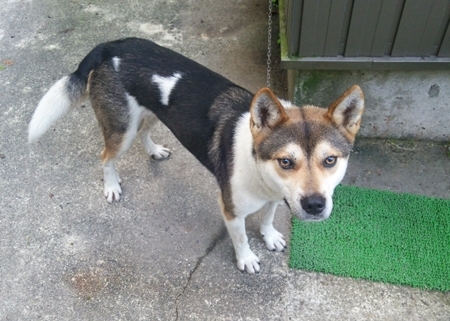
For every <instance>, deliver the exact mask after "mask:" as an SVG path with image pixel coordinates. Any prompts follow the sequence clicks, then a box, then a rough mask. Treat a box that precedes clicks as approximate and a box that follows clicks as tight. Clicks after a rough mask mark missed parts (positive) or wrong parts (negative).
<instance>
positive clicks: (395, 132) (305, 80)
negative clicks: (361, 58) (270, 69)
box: [290, 71, 450, 141]
mask: <svg viewBox="0 0 450 321" xmlns="http://www.w3.org/2000/svg"><path fill="white" fill-rule="evenodd" d="M290 83H291V88H292V91H293V93H292V94H293V100H294V102H295V103H296V104H297V105H299V106H301V105H305V104H314V105H318V106H321V107H327V106H328V105H329V104H330V103H331V102H333V101H334V100H335V99H337V98H338V97H339V96H340V95H341V94H342V93H344V92H345V90H347V89H348V88H349V87H351V86H352V85H354V84H358V85H359V86H361V88H362V89H363V91H364V94H365V101H366V110H365V113H364V118H363V125H362V127H361V131H360V135H361V136H365V137H383V138H387V137H389V138H403V139H420V140H435V141H450V106H449V104H450V71H420V72H419V71H417V72H416V71H295V72H292V71H291V72H290Z"/></svg>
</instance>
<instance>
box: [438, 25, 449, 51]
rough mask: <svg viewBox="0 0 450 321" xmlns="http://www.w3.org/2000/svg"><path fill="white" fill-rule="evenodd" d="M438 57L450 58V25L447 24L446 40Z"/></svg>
mask: <svg viewBox="0 0 450 321" xmlns="http://www.w3.org/2000/svg"><path fill="white" fill-rule="evenodd" d="M438 57H450V24H447V31H446V32H445V35H444V39H443V40H442V45H441V48H440V49H439V54H438Z"/></svg>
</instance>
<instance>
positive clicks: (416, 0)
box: [279, 0, 450, 69]
mask: <svg viewBox="0 0 450 321" xmlns="http://www.w3.org/2000/svg"><path fill="white" fill-rule="evenodd" d="M279 1H280V3H281V2H283V0H279ZM284 1H286V3H287V6H288V7H287V10H286V12H285V15H286V16H287V20H288V21H287V38H288V46H287V47H288V54H289V56H290V57H291V58H290V61H289V63H288V65H290V66H292V65H293V61H294V60H296V61H297V62H298V63H299V64H301V65H302V66H305V67H307V68H312V67H313V66H314V68H319V69H321V68H326V67H325V66H334V68H338V69H340V66H339V64H342V68H345V69H355V68H359V67H364V68H368V67H370V68H371V69H378V68H394V69H399V68H402V66H404V68H405V69H414V68H413V66H414V65H415V64H420V67H419V66H418V69H424V68H431V69H435V68H436V66H438V65H442V66H443V68H446V69H450V65H445V62H446V61H448V60H446V57H450V30H449V29H450V27H449V20H450V0H284ZM295 56H297V57H298V58H293V57H295ZM436 56H437V58H439V59H435V58H436ZM433 57H434V58H433ZM353 58H357V59H353ZM417 58H424V60H423V63H421V62H422V60H420V59H417ZM441 58H442V59H441ZM321 59H323V64H322V63H320V60H321ZM402 59H403V60H402ZM402 61H403V62H404V63H402ZM448 62H450V61H448ZM282 64H283V62H282Z"/></svg>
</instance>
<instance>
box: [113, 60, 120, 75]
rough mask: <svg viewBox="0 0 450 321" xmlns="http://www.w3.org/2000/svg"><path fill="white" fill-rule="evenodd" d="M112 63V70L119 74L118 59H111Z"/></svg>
mask: <svg viewBox="0 0 450 321" xmlns="http://www.w3.org/2000/svg"><path fill="white" fill-rule="evenodd" d="M112 62H113V66H114V69H115V70H116V71H117V72H119V67H120V58H119V57H113V58H112Z"/></svg>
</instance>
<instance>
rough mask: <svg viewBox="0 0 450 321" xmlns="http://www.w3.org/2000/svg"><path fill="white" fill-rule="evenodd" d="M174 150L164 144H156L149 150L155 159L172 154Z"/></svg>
mask: <svg viewBox="0 0 450 321" xmlns="http://www.w3.org/2000/svg"><path fill="white" fill-rule="evenodd" d="M171 153H172V152H171V151H170V149H168V148H166V147H164V146H163V145H156V144H155V145H154V146H153V148H152V149H151V150H150V151H149V154H150V155H151V156H152V157H153V158H154V159H163V158H167V157H169V156H170V154H171Z"/></svg>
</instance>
